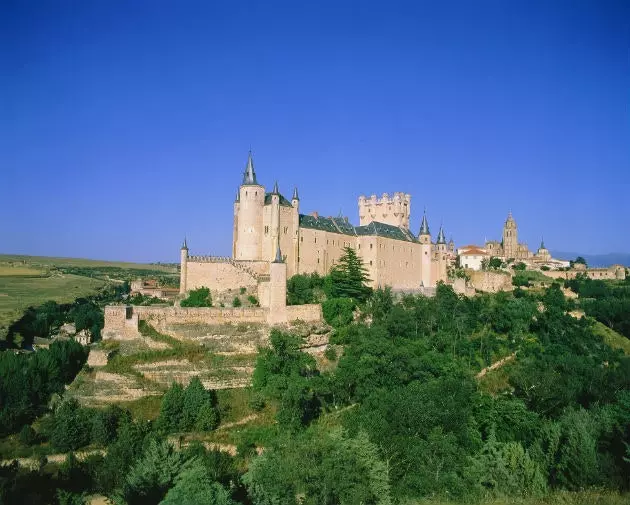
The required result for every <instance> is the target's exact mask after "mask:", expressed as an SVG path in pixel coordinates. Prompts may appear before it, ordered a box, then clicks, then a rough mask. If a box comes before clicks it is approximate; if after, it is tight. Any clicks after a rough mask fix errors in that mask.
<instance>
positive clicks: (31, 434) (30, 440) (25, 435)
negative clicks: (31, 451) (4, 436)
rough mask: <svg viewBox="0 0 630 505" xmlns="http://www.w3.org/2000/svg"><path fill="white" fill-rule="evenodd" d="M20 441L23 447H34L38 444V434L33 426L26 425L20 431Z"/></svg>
mask: <svg viewBox="0 0 630 505" xmlns="http://www.w3.org/2000/svg"><path fill="white" fill-rule="evenodd" d="M19 440H20V443H21V444H23V445H33V444H34V443H36V442H37V433H36V432H35V430H34V429H33V427H32V426H31V425H29V424H26V425H24V427H23V428H22V429H21V430H20V435H19Z"/></svg>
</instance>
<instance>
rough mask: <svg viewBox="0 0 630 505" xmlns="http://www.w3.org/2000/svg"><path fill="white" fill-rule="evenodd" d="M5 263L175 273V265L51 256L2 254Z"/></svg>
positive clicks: (2, 261) (1, 258)
mask: <svg viewBox="0 0 630 505" xmlns="http://www.w3.org/2000/svg"><path fill="white" fill-rule="evenodd" d="M3 263H21V264H25V265H29V266H34V267H51V266H56V267H93V268H98V267H116V268H133V269H140V270H161V271H163V272H166V273H170V272H173V271H174V268H175V267H174V266H173V265H158V264H150V263H129V262H124V261H105V260H91V259H85V258H55V257H49V256H25V255H20V254H0V266H1V265H2V264H3Z"/></svg>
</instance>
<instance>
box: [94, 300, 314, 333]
mask: <svg viewBox="0 0 630 505" xmlns="http://www.w3.org/2000/svg"><path fill="white" fill-rule="evenodd" d="M283 314H286V316H285V317H284V318H283V319H282V320H279V319H278V317H277V315H278V314H277V313H276V314H274V317H272V314H271V311H270V310H269V309H268V308H266V307H234V308H222V307H221V308H219V307H155V306H148V307H142V306H139V307H132V306H125V305H110V306H107V307H105V327H104V328H103V338H134V337H136V336H138V322H139V321H146V322H147V323H149V324H151V325H152V326H155V327H157V328H165V327H167V326H170V325H173V324H195V323H201V324H227V323H263V324H265V323H267V324H276V323H287V322H289V321H294V320H296V319H300V320H302V321H306V322H320V321H321V320H322V308H321V305H319V304H312V305H292V306H289V307H286V311H284V312H283Z"/></svg>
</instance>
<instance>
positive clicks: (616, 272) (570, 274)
mask: <svg viewBox="0 0 630 505" xmlns="http://www.w3.org/2000/svg"><path fill="white" fill-rule="evenodd" d="M543 274H545V275H546V276H547V277H552V278H553V279H575V277H576V276H578V275H586V276H587V277H589V278H590V279H593V280H623V279H625V278H626V270H625V268H624V267H622V266H621V265H613V266H611V267H608V268H588V269H585V270H549V271H547V272H543Z"/></svg>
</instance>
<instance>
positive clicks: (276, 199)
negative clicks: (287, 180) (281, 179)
mask: <svg viewBox="0 0 630 505" xmlns="http://www.w3.org/2000/svg"><path fill="white" fill-rule="evenodd" d="M271 243H272V244H277V245H278V247H280V246H279V244H280V190H279V189H278V181H276V182H275V184H274V185H273V191H272V192H271ZM274 249H275V248H274ZM274 249H272V253H273V256H272V257H271V258H265V259H267V260H268V261H272V260H273V258H274V257H275V254H276V252H277V251H274Z"/></svg>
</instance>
